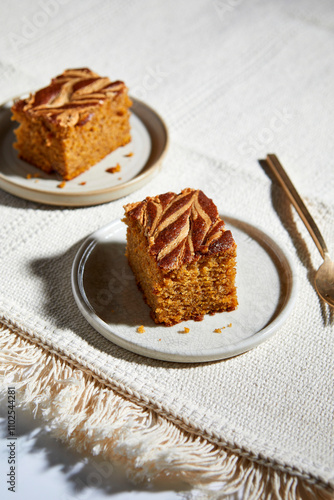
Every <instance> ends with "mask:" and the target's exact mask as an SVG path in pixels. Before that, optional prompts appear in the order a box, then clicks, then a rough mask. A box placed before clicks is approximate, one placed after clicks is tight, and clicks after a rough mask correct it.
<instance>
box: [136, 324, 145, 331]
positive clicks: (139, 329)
mask: <svg viewBox="0 0 334 500" xmlns="http://www.w3.org/2000/svg"><path fill="white" fill-rule="evenodd" d="M137 332H138V333H145V328H144V327H143V325H140V326H138V328H137Z"/></svg>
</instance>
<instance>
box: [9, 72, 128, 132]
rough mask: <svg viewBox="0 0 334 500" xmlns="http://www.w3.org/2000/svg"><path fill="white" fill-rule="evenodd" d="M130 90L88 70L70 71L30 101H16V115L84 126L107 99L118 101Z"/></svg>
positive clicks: (63, 125)
mask: <svg viewBox="0 0 334 500" xmlns="http://www.w3.org/2000/svg"><path fill="white" fill-rule="evenodd" d="M126 90H127V88H126V85H125V84H124V82H122V81H120V80H117V81H114V82H111V81H110V79H109V78H107V77H101V76H99V75H98V74H97V73H94V71H91V70H90V69H88V68H79V69H68V70H65V71H64V72H63V73H62V74H61V75H58V76H56V77H55V78H53V79H52V80H51V83H50V84H49V85H48V86H47V87H44V88H42V89H40V90H38V91H37V92H36V93H35V94H33V95H30V96H29V97H28V98H27V99H20V100H18V101H16V102H15V103H14V105H13V107H12V110H13V112H17V113H25V114H26V115H28V116H29V117H31V118H33V117H43V118H44V120H45V121H49V122H51V123H56V124H57V125H59V126H60V127H69V126H74V125H79V126H80V125H84V123H86V122H87V121H88V120H89V119H90V112H93V111H94V108H96V106H100V105H101V104H102V103H103V101H104V100H105V99H106V98H108V97H109V98H110V97H115V96H116V95H119V94H121V93H123V92H125V91H126Z"/></svg>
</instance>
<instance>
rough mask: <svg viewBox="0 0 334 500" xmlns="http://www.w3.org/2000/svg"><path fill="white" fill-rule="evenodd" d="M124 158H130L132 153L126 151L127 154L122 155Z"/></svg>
mask: <svg viewBox="0 0 334 500" xmlns="http://www.w3.org/2000/svg"><path fill="white" fill-rule="evenodd" d="M124 156H125V158H130V157H131V156H133V153H128V154H127V155H124Z"/></svg>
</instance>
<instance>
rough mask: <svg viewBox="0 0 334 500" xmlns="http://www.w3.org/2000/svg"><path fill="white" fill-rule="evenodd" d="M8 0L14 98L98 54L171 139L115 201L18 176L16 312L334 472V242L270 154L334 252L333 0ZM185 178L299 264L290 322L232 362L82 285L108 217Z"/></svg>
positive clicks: (11, 258) (170, 400) (303, 464)
mask: <svg viewBox="0 0 334 500" xmlns="http://www.w3.org/2000/svg"><path fill="white" fill-rule="evenodd" d="M46 5H47V6H48V7H46ZM51 6H52V7H51ZM52 9H53V10H52ZM2 10H3V15H2V16H1V17H2V22H3V23H4V20H5V19H6V26H3V27H2V30H1V39H0V54H1V56H0V65H1V66H0V71H1V74H0V78H1V95H0V99H1V100H5V99H6V98H8V97H10V96H11V95H13V94H14V95H15V94H18V93H20V92H24V91H26V90H27V89H30V88H33V87H40V86H41V85H43V84H45V83H46V82H48V81H49V79H50V77H51V76H54V75H56V74H58V73H59V72H61V71H62V70H63V69H65V68H67V67H71V66H72V67H73V66H76V67H80V66H88V67H91V69H93V70H94V71H96V72H98V73H100V74H103V75H104V74H105V75H108V76H110V77H111V78H113V77H115V79H116V78H121V79H123V80H124V81H125V82H126V83H127V85H128V86H129V88H130V93H131V89H132V95H134V96H137V97H138V98H141V99H142V100H144V101H146V102H147V103H148V104H150V105H151V106H153V107H154V108H155V109H157V111H159V113H160V114H161V115H162V116H163V117H164V118H165V120H166V123H167V125H168V127H169V131H170V139H171V145H170V148H169V151H168V154H167V156H166V158H165V161H164V165H163V169H162V170H161V172H160V173H159V175H158V176H157V177H155V178H154V179H153V180H152V181H151V182H150V183H149V184H147V185H146V186H144V187H142V188H141V189H140V190H139V191H137V192H135V193H133V194H131V195H130V196H127V197H126V198H123V199H121V200H117V201H114V202H111V203H107V204H105V205H101V206H95V207H88V208H75V209H69V208H66V207H65V208H62V207H60V208H53V207H50V206H46V205H40V204H35V203H32V202H29V201H25V200H21V199H18V198H16V197H13V196H11V195H9V194H7V193H5V192H4V191H0V204H1V207H0V213H1V218H0V235H1V254H0V259H1V264H0V265H1V277H0V309H1V317H2V318H3V321H4V322H14V323H17V324H18V325H20V326H21V327H22V329H23V330H25V331H28V332H30V333H31V335H33V336H34V337H35V338H36V339H40V340H41V341H42V342H44V343H45V344H47V345H49V346H51V347H52V348H55V349H58V350H59V351H60V352H61V353H64V354H66V355H67V356H69V357H70V358H72V359H76V360H77V361H79V362H80V363H82V364H83V365H84V366H86V367H89V368H90V369H91V370H92V371H94V372H95V373H97V374H99V375H101V376H102V377H104V378H106V379H107V380H109V381H111V382H112V383H113V384H114V385H115V387H119V388H121V389H122V391H125V392H127V393H128V394H129V396H131V397H133V398H135V399H136V398H137V399H138V401H142V402H143V401H145V402H146V404H147V405H148V406H150V407H153V408H156V409H158V410H159V411H161V412H162V414H164V415H165V416H166V417H167V418H170V419H172V420H173V421H176V422H179V423H180V424H181V425H184V426H186V427H187V428H188V429H194V430H196V432H198V433H200V434H203V435H204V436H205V437H208V438H210V439H212V440H214V441H215V442H219V443H222V444H224V445H227V446H228V447H229V448H231V449H235V450H240V452H241V453H244V454H246V455H249V456H251V457H257V458H261V459H264V460H267V461H268V462H269V463H271V464H272V465H274V466H278V467H282V468H284V469H286V470H290V469H291V470H294V471H296V472H297V473H300V474H303V475H307V476H309V477H311V478H315V479H317V480H320V481H322V482H324V483H326V484H331V485H332V486H333V487H334V456H333V449H334V426H333V401H334V380H333V361H334V346H333V338H334V337H333V335H334V328H333V311H331V310H330V309H329V308H328V307H327V306H326V305H324V304H323V303H322V301H321V300H320V299H319V298H318V296H317V294H316V292H315V290H314V287H313V279H314V274H315V270H316V269H317V268H318V267H319V265H320V263H321V257H320V255H319V253H318V251H317V249H316V247H315V245H314V243H313V241H312V239H311V237H310V236H309V235H308V233H307V231H306V229H305V228H304V226H303V224H302V223H301V221H300V220H299V219H298V217H297V215H296V213H295V211H294V210H293V209H292V208H291V206H290V204H289V202H288V201H287V199H286V197H285V196H284V194H283V192H282V190H281V189H280V188H279V187H278V186H276V184H275V183H272V181H271V179H270V178H269V176H268V175H267V173H266V172H265V171H264V169H263V168H262V167H261V166H260V164H259V162H258V160H259V159H261V158H263V157H264V156H265V155H266V154H267V153H269V152H275V153H277V154H278V156H279V157H280V159H281V160H282V162H283V164H284V165H285V166H286V168H287V170H289V173H290V176H291V178H292V180H293V181H294V182H295V184H296V186H297V188H298V189H299V191H300V193H301V195H302V196H303V197H304V198H305V200H306V203H307V205H308V206H309V208H310V210H311V212H312V214H313V215H314V218H315V219H316V221H317V222H318V224H319V226H320V229H321V231H322V233H323V236H324V238H325V240H326V241H327V244H328V247H329V249H330V250H331V252H332V255H333V252H334V232H333V227H334V203H333V193H334V173H333V172H334V168H333V160H332V158H333V157H334V145H333V140H332V137H333V133H334V130H333V129H334V125H333V120H332V116H331V112H330V110H331V105H332V103H333V96H332V95H331V91H332V82H333V78H334V63H333V58H332V57H331V54H332V52H333V44H334V42H333V30H334V10H333V7H332V4H331V2H325V1H321V2H315V1H306V2H301V1H297V2H294V3H293V5H292V4H290V3H289V2H287V1H286V2H285V1H282V0H281V1H279V2H274V1H271V2H264V1H259V2H252V3H251V4H250V3H247V2H242V1H240V2H229V1H220V0H215V1H213V2H204V1H203V2H202V1H197V2H190V1H189V2H181V3H179V2H176V1H172V2H168V3H167V2H165V3H157V2H153V1H152V2H150V1H145V2H138V3H137V2H132V1H128V2H111V3H109V2H102V1H101V2H92V1H84V2H80V9H79V11H78V3H76V2H74V1H68V2H60V1H59V2H57V1H56V0H54V2H49V3H46V2H45V3H43V2H29V3H28V2H24V3H23V2H22V17H20V16H17V14H16V12H15V7H14V6H13V5H10V4H8V5H6V6H3V7H2ZM41 12H42V13H43V12H44V13H45V15H41V14H40V13H41ZM42 19H44V21H45V23H44V24H43V22H42ZM185 187H192V188H200V189H202V190H203V191H204V192H205V193H206V194H207V195H208V196H209V197H211V198H213V199H214V201H215V202H216V204H217V206H218V209H219V211H220V212H221V213H222V214H224V213H228V214H233V215H234V216H235V217H236V218H239V219H245V220H247V221H249V222H251V223H254V224H255V225H258V226H260V227H261V228H262V229H263V230H264V231H266V232H268V233H269V234H271V235H272V236H273V237H274V238H275V240H276V241H277V242H278V243H279V244H280V245H281V246H282V248H283V249H284V250H285V251H286V252H288V253H289V254H290V256H291V258H292V259H293V261H294V263H295V266H296V271H297V273H296V274H297V280H298V296H297V300H296V304H295V307H294V309H293V312H292V313H291V315H290V317H289V318H288V320H287V321H286V323H285V324H284V325H283V327H282V328H280V330H279V331H278V332H277V333H276V334H275V336H273V337H272V338H271V339H270V340H269V341H267V342H266V343H264V344H262V345H261V346H259V347H257V348H256V349H254V350H252V351H250V352H248V353H246V354H243V355H241V356H238V357H236V358H233V359H229V360H226V361H223V362H214V363H206V364H196V365H185V364H172V363H167V362H159V361H155V360H152V359H147V358H144V357H141V356H138V355H135V354H132V353H130V352H127V351H125V350H123V349H121V348H119V347H117V346H116V345H114V344H112V343H110V342H109V341H107V340H106V339H104V338H103V337H102V336H101V335H99V334H98V333H97V332H96V331H95V330H93V328H91V327H90V326H89V325H88V323H87V322H86V321H85V319H84V318H83V317H82V316H81V314H80V313H79V311H78V308H77V306H76V304H75V302H74V298H73V295H72V291H71V282H70V274H71V266H72V262H73V259H74V257H75V254H76V252H77V250H78V248H79V247H80V244H81V243H82V241H83V240H84V239H85V238H86V237H87V236H88V235H89V234H90V233H91V232H93V231H95V230H96V229H98V228H100V227H102V226H103V225H105V224H107V223H108V222H110V221H111V220H113V219H115V218H119V217H121V216H122V213H123V209H122V206H123V205H124V204H125V203H129V202H132V201H137V200H141V199H143V198H144V197H145V196H148V195H155V194H158V193H161V192H164V191H167V190H172V191H175V192H179V191H180V190H181V189H183V188H185ZM255 299H256V298H255ZM254 307H258V308H259V313H260V312H261V304H256V300H255V302H254ZM129 327H130V326H129ZM132 328H133V326H132Z"/></svg>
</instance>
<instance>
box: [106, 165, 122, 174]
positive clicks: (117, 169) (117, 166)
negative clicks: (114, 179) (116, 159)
mask: <svg viewBox="0 0 334 500" xmlns="http://www.w3.org/2000/svg"><path fill="white" fill-rule="evenodd" d="M120 171H121V166H120V164H119V163H117V165H116V167H110V168H107V169H106V172H108V173H109V174H115V173H116V172H120Z"/></svg>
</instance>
